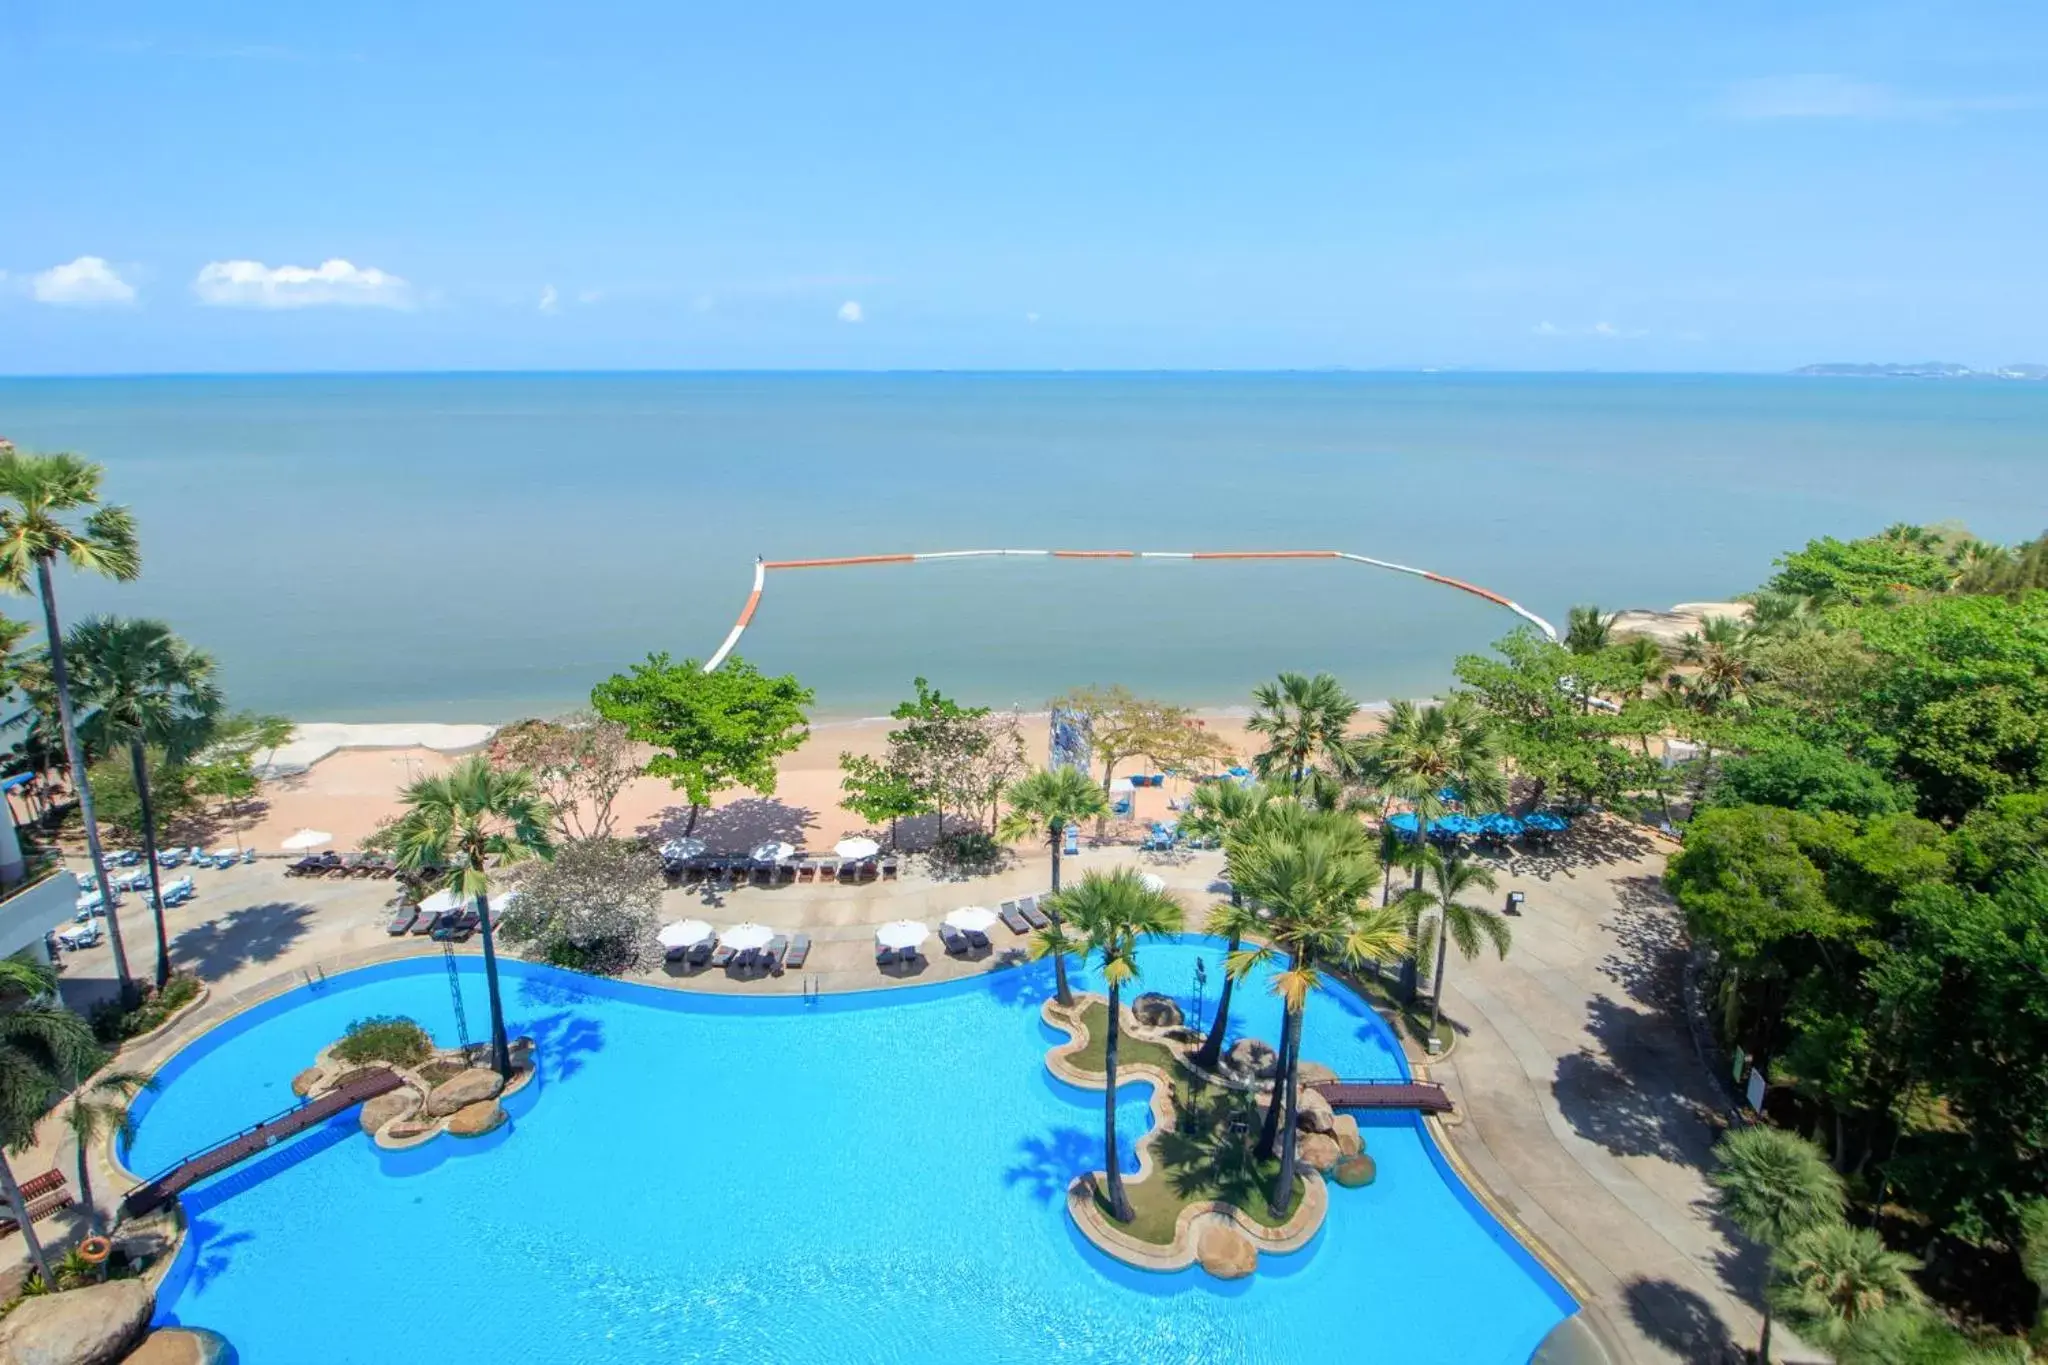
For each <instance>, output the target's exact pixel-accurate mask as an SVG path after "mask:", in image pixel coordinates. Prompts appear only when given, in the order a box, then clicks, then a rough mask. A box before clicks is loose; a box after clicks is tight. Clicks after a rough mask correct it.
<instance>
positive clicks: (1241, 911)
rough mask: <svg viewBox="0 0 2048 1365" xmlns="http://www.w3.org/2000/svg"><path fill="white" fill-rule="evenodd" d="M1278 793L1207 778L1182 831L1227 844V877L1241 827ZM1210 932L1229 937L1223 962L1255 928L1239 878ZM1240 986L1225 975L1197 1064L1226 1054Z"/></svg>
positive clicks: (1214, 914)
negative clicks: (1233, 995)
mask: <svg viewBox="0 0 2048 1365" xmlns="http://www.w3.org/2000/svg"><path fill="white" fill-rule="evenodd" d="M1275 795H1276V793H1275V792H1274V790H1273V788H1271V787H1269V786H1267V785H1266V784H1265V783H1263V782H1247V783H1244V784H1243V785H1240V784H1238V783H1236V782H1204V783H1203V784H1202V785H1200V786H1198V787H1196V788H1195V791H1194V795H1193V796H1192V797H1190V798H1189V801H1188V808H1187V809H1186V810H1185V811H1182V812H1181V817H1180V832H1181V833H1182V834H1183V835H1185V836H1186V837H1188V838H1190V839H1196V840H1201V841H1203V842H1209V843H1219V844H1222V845H1223V847H1224V855H1223V857H1224V865H1225V868H1226V872H1225V875H1226V876H1228V875H1229V873H1228V870H1227V869H1228V866H1229V861H1230V852H1229V850H1230V847H1231V844H1232V842H1233V841H1234V840H1235V839H1236V838H1237V834H1238V831H1239V830H1241V829H1243V828H1244V826H1245V823H1246V822H1247V821H1249V820H1250V819H1251V818H1252V817H1253V816H1255V815H1257V814H1258V813H1259V812H1260V811H1261V810H1264V809H1265V808H1266V807H1267V806H1268V805H1269V804H1271V802H1272V801H1273V799H1274V797H1275ZM1205 927H1206V928H1207V929H1208V931H1209V932H1210V933H1212V934H1215V935H1217V936H1219V937H1221V938H1225V939H1228V940H1229V945H1230V946H1229V947H1228V948H1227V949H1225V951H1224V961H1226V962H1228V961H1229V960H1230V955H1231V954H1233V953H1235V952H1237V950H1238V949H1239V947H1241V946H1242V945H1243V941H1244V936H1245V935H1246V934H1247V933H1251V932H1254V931H1255V930H1256V927H1257V915H1256V914H1255V913H1254V912H1253V911H1251V910H1248V909H1247V908H1246V907H1245V903H1244V893H1243V892H1242V891H1240V890H1239V889H1238V886H1237V879H1236V878H1234V877H1232V878H1231V882H1230V904H1228V905H1219V906H1217V907H1216V908H1215V909H1214V910H1212V911H1210V913H1209V920H1208V924H1207V925H1206V926H1205ZM1236 984H1237V981H1236V978H1235V977H1233V976H1231V975H1230V973H1229V972H1225V973H1224V974H1223V989H1222V993H1221V994H1220V995H1218V996H1217V997H1216V1018H1215V1022H1213V1023H1212V1024H1210V1026H1209V1034H1208V1036H1207V1037H1206V1038H1204V1039H1203V1040H1202V1046H1201V1050H1200V1051H1198V1052H1197V1053H1196V1054H1195V1065H1197V1066H1201V1067H1206V1068H1208V1069H1209V1070H1211V1071H1213V1070H1215V1069H1216V1065H1217V1063H1218V1062H1219V1061H1221V1060H1222V1057H1223V1035H1224V1033H1225V1031H1226V1030H1228V1028H1229V1027H1230V996H1231V990H1232V988H1233V987H1234V986H1235V985H1236Z"/></svg>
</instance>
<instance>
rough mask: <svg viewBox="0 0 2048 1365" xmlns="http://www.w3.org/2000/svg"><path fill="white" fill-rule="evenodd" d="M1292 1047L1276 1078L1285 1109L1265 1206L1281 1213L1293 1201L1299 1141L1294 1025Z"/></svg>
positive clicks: (1297, 1034)
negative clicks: (1276, 1169) (1275, 1168)
mask: <svg viewBox="0 0 2048 1365" xmlns="http://www.w3.org/2000/svg"><path fill="white" fill-rule="evenodd" d="M1294 1039H1295V1042H1294V1047H1293V1048H1291V1049H1290V1050H1289V1052H1288V1057H1287V1072H1286V1074H1285V1075H1284V1076H1282V1077H1280V1078H1279V1079H1280V1082H1281V1086H1280V1088H1281V1089H1282V1090H1283V1091H1285V1092H1286V1095H1287V1110H1286V1113H1285V1114H1284V1115H1283V1116H1282V1117H1281V1121H1280V1173H1279V1174H1278V1175H1276V1176H1274V1177H1273V1197H1272V1198H1271V1199H1269V1200H1267V1201H1266V1202H1267V1204H1268V1205H1269V1206H1270V1207H1271V1208H1272V1209H1273V1210H1274V1211H1275V1212H1277V1213H1285V1212H1286V1210H1287V1206H1288V1205H1289V1204H1291V1203H1293V1202H1294V1153H1295V1145H1296V1144H1297V1143H1298V1142H1299V1141H1300V1140H1301V1136H1300V1134H1299V1133H1298V1132H1296V1131H1295V1129H1296V1120H1297V1119H1298V1118H1299V1117H1300V1113H1301V1090H1300V1087H1299V1086H1298V1085H1297V1084H1296V1081H1295V1074H1296V1072H1297V1071H1298V1069H1299V1068H1298V1066H1297V1064H1296V1062H1297V1059H1296V1057H1295V1055H1294V1054H1295V1053H1298V1052H1299V1051H1301V1024H1300V1023H1299V1022H1298V1021H1297V1022H1296V1024H1295V1026H1294Z"/></svg>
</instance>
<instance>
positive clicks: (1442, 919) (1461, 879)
mask: <svg viewBox="0 0 2048 1365" xmlns="http://www.w3.org/2000/svg"><path fill="white" fill-rule="evenodd" d="M1425 855H1426V856H1425V859H1424V863H1423V866H1424V868H1425V869H1426V870H1427V889H1425V890H1421V891H1410V892H1409V893H1408V894H1407V895H1405V896H1403V897H1401V901H1400V905H1399V906H1398V907H1397V908H1398V909H1400V910H1401V911H1402V913H1403V914H1404V915H1406V917H1407V922H1408V929H1409V932H1410V933H1411V934H1414V935H1415V938H1416V942H1417V947H1416V957H1417V959H1418V960H1420V959H1421V958H1423V957H1427V956H1428V955H1429V950H1430V948H1431V946H1434V947H1435V948H1436V983H1435V984H1434V985H1433V986H1431V987H1430V997H1429V1036H1430V1037H1432V1038H1434V1037H1436V1029H1437V1024H1438V1023H1439V1022H1441V1021H1442V1019H1443V1011H1444V960H1445V958H1446V957H1448V956H1449V950H1450V945H1451V944H1452V943H1456V944H1457V945H1458V952H1459V953H1460V954H1461V955H1462V956H1463V957H1464V959H1465V960H1466V961H1467V962H1470V961H1471V960H1472V959H1473V958H1475V957H1477V956H1479V945H1480V940H1482V939H1484V940H1486V941H1487V942H1490V943H1491V944H1493V951H1494V953H1495V954H1496V955H1498V956H1500V957H1506V956H1507V955H1508V946H1509V944H1510V943H1511V942H1512V941H1513V939H1514V931H1513V930H1512V929H1510V928H1509V927H1508V922H1507V919H1506V917H1505V916H1503V915H1502V914H1501V912H1500V911H1498V910H1494V909H1490V908H1488V907H1486V906H1482V905H1468V904H1466V903H1465V902H1463V901H1461V900H1459V899H1458V897H1460V896H1462V895H1464V894H1465V893H1466V892H1468V891H1470V890H1472V888H1473V887H1475V886H1478V887H1485V888H1486V889H1487V890H1488V891H1491V890H1493V887H1494V880H1493V871H1492V869H1491V868H1486V867H1480V866H1478V865H1477V864H1474V863H1468V862H1466V861H1465V860H1464V859H1462V858H1446V857H1444V856H1443V855H1442V854H1441V853H1438V852H1437V851H1436V850H1435V849H1427V850H1425ZM1425 914H1429V915H1432V916H1433V918H1432V919H1431V920H1430V921H1429V923H1428V924H1426V925H1424V924H1423V923H1422V917H1423V915H1425ZM1418 927H1419V931H1418Z"/></svg>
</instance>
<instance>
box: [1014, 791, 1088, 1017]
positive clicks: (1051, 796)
mask: <svg viewBox="0 0 2048 1365" xmlns="http://www.w3.org/2000/svg"><path fill="white" fill-rule="evenodd" d="M1003 796H1004V799H1005V800H1007V801H1008V802H1009V803H1010V810H1009V813H1008V814H1006V815H1004V816H1003V818H1002V820H1001V821H1000V822H999V823H998V824H997V825H996V837H997V838H999V839H1002V840H1004V841H1005V842H1011V841H1014V840H1017V839H1026V838H1030V837H1031V836H1033V835H1037V834H1043V835H1044V836H1045V842H1046V846H1047V847H1048V848H1050V849H1051V850H1052V893H1053V898H1052V900H1051V901H1050V902H1048V904H1047V906H1046V913H1047V914H1048V915H1050V916H1052V917H1053V919H1055V920H1057V919H1058V918H1059V910H1058V908H1057V907H1058V906H1059V904H1060V900H1059V895H1060V845H1061V843H1062V842H1063V841H1064V840H1065V839H1066V837H1067V831H1068V830H1069V829H1072V828H1074V827H1076V826H1078V825H1080V824H1081V822H1082V821H1084V820H1091V819H1094V818H1095V817H1097V816H1101V815H1107V814H1109V800H1108V798H1106V797H1105V796H1103V794H1102V789H1101V788H1100V787H1097V786H1096V785H1095V784H1094V783H1093V782H1092V781H1090V780H1089V778H1088V774H1086V773H1084V772H1082V771H1081V770H1080V769H1079V768H1064V767H1062V768H1042V769H1040V770H1039V771H1037V772H1035V773H1028V774H1026V775H1025V776H1023V777H1020V778H1018V779H1017V780H1016V781H1015V782H1013V783H1011V784H1010V789H1009V790H1008V791H1007V792H1005V793H1004V794H1003ZM1054 937H1055V939H1057V937H1058V936H1057V935H1055V936H1054ZM1050 956H1051V958H1052V961H1053V974H1054V976H1055V978H1056V979H1057V983H1058V989H1059V1000H1060V1003H1061V1004H1062V1005H1071V1004H1073V1003H1074V996H1073V992H1072V991H1070V990H1069V989H1068V988H1067V955H1066V953H1065V952H1063V951H1062V952H1052V953H1050Z"/></svg>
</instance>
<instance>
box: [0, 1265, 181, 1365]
mask: <svg viewBox="0 0 2048 1365" xmlns="http://www.w3.org/2000/svg"><path fill="white" fill-rule="evenodd" d="M155 1311H156V1291H155V1290H153V1289H151V1288H150V1287H149V1286H148V1285H146V1284H144V1283H143V1282H142V1281H140V1280H109V1281H107V1282H106V1283H105V1284H95V1285H89V1286H87V1287H86V1288H84V1289H67V1290H65V1291H64V1292H63V1293H61V1294H45V1295H43V1296H42V1297H40V1298H34V1299H27V1300H24V1301H23V1303H22V1305H21V1306H20V1307H19V1308H17V1309H15V1310H14V1311H13V1312H12V1313H9V1314H8V1315H7V1320H6V1321H5V1322H0V1360H4V1361H6V1362H8V1365H115V1362H117V1361H119V1360H120V1359H121V1358H122V1357H123V1356H125V1355H127V1354H128V1348H129V1347H131V1346H133V1345H135V1343H136V1342H138V1341H140V1340H142V1334H143V1332H144V1331H146V1330H147V1329H148V1327H149V1318H150V1314H152V1313H154V1312H155Z"/></svg>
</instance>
